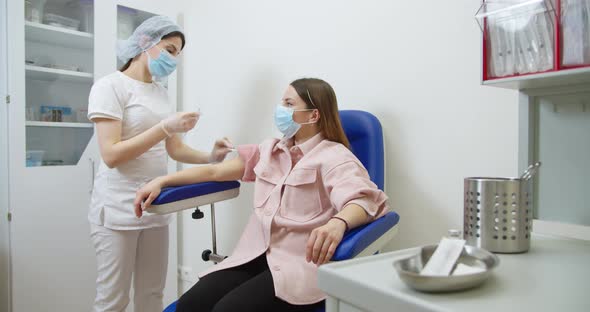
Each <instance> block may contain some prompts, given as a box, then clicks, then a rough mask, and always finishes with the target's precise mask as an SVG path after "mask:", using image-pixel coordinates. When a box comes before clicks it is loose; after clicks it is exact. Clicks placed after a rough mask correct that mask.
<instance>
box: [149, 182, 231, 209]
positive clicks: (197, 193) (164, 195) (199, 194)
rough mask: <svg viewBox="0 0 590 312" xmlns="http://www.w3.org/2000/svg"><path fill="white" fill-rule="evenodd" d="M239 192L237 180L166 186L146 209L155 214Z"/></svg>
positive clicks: (218, 199) (197, 204) (189, 207)
mask: <svg viewBox="0 0 590 312" xmlns="http://www.w3.org/2000/svg"><path fill="white" fill-rule="evenodd" d="M239 194H240V183H239V182H238V181H227V182H203V183H196V184H189V185H182V186H174V187H166V188H163V189H162V192H161V193H160V195H159V196H158V197H157V198H156V199H155V200H154V201H153V202H152V205H151V206H150V208H149V209H148V210H147V211H148V212H151V213H156V214H166V213H172V212H177V211H181V210H184V209H191V208H195V207H199V206H204V205H209V204H211V203H216V202H220V201H224V200H227V199H231V198H234V197H237V196H238V195H239Z"/></svg>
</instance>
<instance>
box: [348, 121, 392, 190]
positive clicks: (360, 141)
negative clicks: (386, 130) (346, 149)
mask: <svg viewBox="0 0 590 312" xmlns="http://www.w3.org/2000/svg"><path fill="white" fill-rule="evenodd" d="M340 120H341V121H342V127H343V128H344V132H345V133H346V137H348V141H350V147H351V149H352V152H353V153H354V155H355V156H356V157H357V158H358V159H359V160H360V161H361V162H362V163H363V165H364V166H365V168H367V171H368V172H369V176H370V177H371V181H373V183H375V184H377V187H379V189H381V190H383V187H384V185H383V184H384V180H385V178H384V175H385V164H384V157H385V155H384V149H383V130H382V129H381V123H380V122H379V119H377V117H375V116H374V115H373V114H371V113H368V112H365V111H359V110H341V111H340Z"/></svg>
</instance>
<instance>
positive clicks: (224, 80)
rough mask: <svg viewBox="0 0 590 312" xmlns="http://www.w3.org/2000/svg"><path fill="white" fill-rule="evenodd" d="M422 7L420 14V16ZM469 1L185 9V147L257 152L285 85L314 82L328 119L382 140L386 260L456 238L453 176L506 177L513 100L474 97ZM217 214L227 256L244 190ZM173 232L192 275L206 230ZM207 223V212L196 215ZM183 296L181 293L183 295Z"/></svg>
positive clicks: (512, 163)
mask: <svg viewBox="0 0 590 312" xmlns="http://www.w3.org/2000/svg"><path fill="white" fill-rule="evenodd" d="M427 4H428V5H427ZM478 5H479V3H478V1H472V0H459V1H453V2H443V1H428V2H424V1H403V2H400V1H377V0H366V1H335V0H331V1H311V0H300V1H276V0H252V1H237V0H234V1H198V2H192V3H188V4H187V6H188V8H187V10H186V13H185V28H186V32H187V37H188V38H187V39H188V45H187V47H186V49H185V52H184V55H185V56H184V64H183V69H182V71H181V76H182V77H183V79H181V80H182V86H181V89H180V90H181V97H182V103H183V105H184V108H185V109H193V108H194V107H197V106H198V107H200V108H201V110H202V112H203V117H202V119H201V121H199V124H198V126H197V130H196V131H195V132H194V133H191V134H190V135H189V136H188V137H187V140H188V141H189V142H190V143H191V144H192V145H194V146H197V147H200V148H206V149H210V147H211V145H212V144H213V141H214V138H216V137H220V136H224V135H227V136H229V137H230V138H231V139H232V140H233V141H234V142H235V143H237V144H243V143H258V142H260V141H262V140H263V139H265V138H267V137H270V136H271V135H273V134H276V130H274V127H273V122H272V112H273V107H274V105H276V104H278V103H279V101H280V99H281V96H282V93H283V91H284V89H285V88H286V86H287V85H288V83H289V82H290V81H292V80H294V79H296V78H300V77H319V78H322V79H325V80H326V81H328V82H329V83H330V84H332V86H333V87H334V89H335V91H336V94H337V96H338V100H339V105H340V108H341V109H363V110H367V111H370V112H372V113H374V114H375V115H377V116H378V117H379V119H380V120H381V122H382V124H383V128H384V132H385V136H386V144H387V147H386V153H387V174H386V178H387V186H386V192H387V194H388V195H389V196H390V203H391V206H392V208H393V209H394V210H396V211H397V212H398V213H399V214H400V215H401V224H400V232H399V234H398V236H397V238H396V239H395V240H394V241H393V242H392V243H391V245H390V248H391V249H398V248H404V247H409V246H415V245H418V244H426V243H431V242H435V241H437V240H438V239H439V237H440V236H441V235H443V234H445V233H446V230H447V229H450V228H459V229H460V228H461V227H462V211H463V207H462V193H463V178H464V177H467V176H473V175H492V176H494V175H495V176H503V175H515V174H517V152H518V151H517V137H518V133H517V131H518V126H517V119H518V118H517V117H518V116H517V112H518V107H517V94H516V93H515V92H513V91H506V90H500V89H495V88H489V87H481V86H480V54H481V48H480V43H479V40H480V30H479V28H478V26H477V23H476V21H475V20H474V18H473V16H474V14H475V12H476V11H477V9H478ZM241 191H242V195H241V196H240V198H238V199H235V200H232V201H229V202H227V203H222V204H220V205H218V209H217V210H218V214H217V216H218V224H217V225H218V230H219V233H218V234H219V235H218V246H219V250H220V252H222V253H226V254H227V253H230V252H231V249H232V248H233V246H234V244H235V243H236V241H237V239H238V237H239V235H240V233H241V231H242V228H243V226H244V224H245V221H246V218H247V217H248V215H249V213H250V209H251V207H252V204H251V200H252V185H247V186H245V187H243V188H242V189H241ZM189 213H190V212H185V214H184V215H183V218H182V220H181V222H180V224H181V228H180V231H181V234H182V235H181V241H180V242H179V246H180V255H179V261H180V264H181V265H186V266H189V267H192V268H193V270H194V271H200V270H202V269H203V268H205V267H206V266H208V265H210V264H205V263H203V262H202V261H201V260H200V253H201V251H202V250H203V249H204V248H208V247H209V246H210V234H209V233H210V229H209V221H208V220H200V221H193V220H191V219H190V217H188V216H189ZM207 215H208V213H207ZM185 287H187V285H185Z"/></svg>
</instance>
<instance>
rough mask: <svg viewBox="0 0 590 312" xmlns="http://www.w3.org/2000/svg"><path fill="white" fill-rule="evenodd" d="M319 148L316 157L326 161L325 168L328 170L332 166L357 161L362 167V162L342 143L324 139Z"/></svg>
mask: <svg viewBox="0 0 590 312" xmlns="http://www.w3.org/2000/svg"><path fill="white" fill-rule="evenodd" d="M318 147H319V148H318V149H317V154H316V155H314V158H317V159H320V160H322V161H323V162H325V163H326V165H325V166H323V167H324V168H326V169H327V170H328V171H329V170H330V169H331V168H334V167H337V166H339V165H342V164H344V163H347V162H351V161H352V162H356V163H357V164H359V165H360V166H361V167H362V164H361V162H360V161H359V160H358V158H356V156H355V155H354V154H353V153H352V152H351V151H350V150H349V149H348V148H346V146H344V145H343V144H341V143H338V142H333V141H329V140H323V141H322V142H321V143H320V144H319V145H318Z"/></svg>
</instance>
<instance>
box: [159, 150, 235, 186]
mask: <svg viewBox="0 0 590 312" xmlns="http://www.w3.org/2000/svg"><path fill="white" fill-rule="evenodd" d="M243 175H244V162H243V161H242V159H241V158H239V157H237V158H235V159H232V160H228V161H224V162H222V163H219V164H214V165H205V166H199V167H193V168H189V169H185V170H182V171H178V172H176V173H173V174H169V175H167V176H164V177H161V178H158V179H159V180H160V184H161V186H162V187H166V186H177V185H186V184H194V183H201V182H207V181H231V180H238V179H240V178H241V177H242V176H243Z"/></svg>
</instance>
